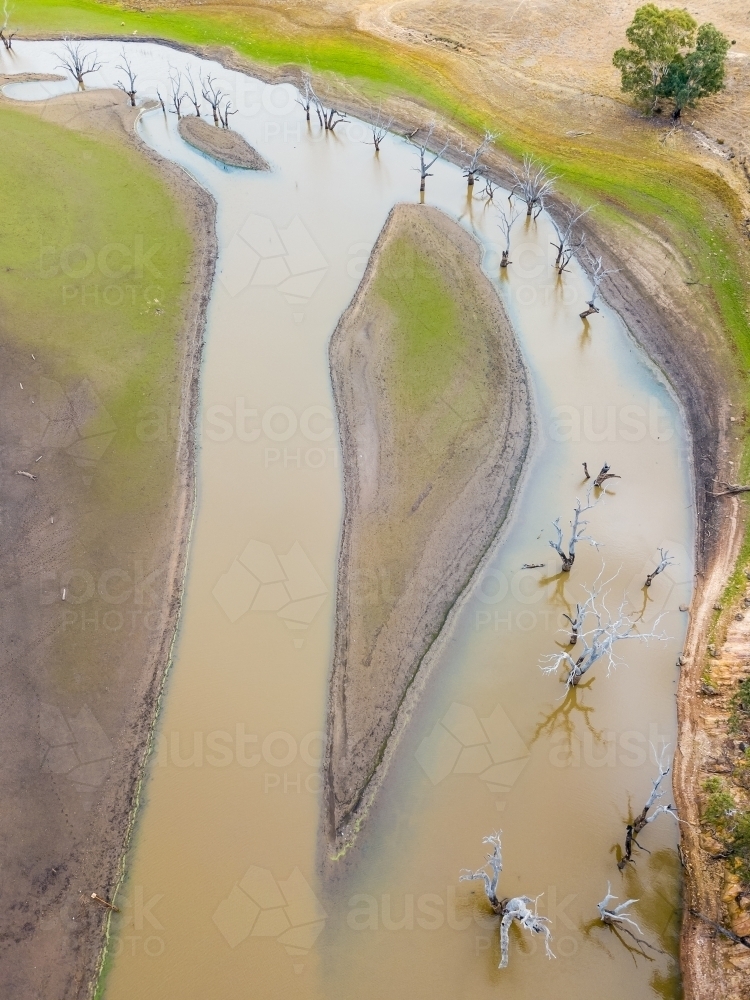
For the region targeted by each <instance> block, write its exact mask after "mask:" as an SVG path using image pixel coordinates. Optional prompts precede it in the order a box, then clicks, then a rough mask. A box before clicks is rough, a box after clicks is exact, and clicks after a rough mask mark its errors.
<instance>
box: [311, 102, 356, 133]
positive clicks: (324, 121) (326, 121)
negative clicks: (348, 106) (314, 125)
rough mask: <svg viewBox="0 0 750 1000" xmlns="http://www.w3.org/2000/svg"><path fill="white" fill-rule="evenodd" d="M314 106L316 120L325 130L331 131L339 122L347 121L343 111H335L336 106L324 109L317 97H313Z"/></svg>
mask: <svg viewBox="0 0 750 1000" xmlns="http://www.w3.org/2000/svg"><path fill="white" fill-rule="evenodd" d="M314 106H315V113H316V115H317V116H318V121H319V122H320V124H321V125H322V126H323V128H324V129H325V130H326V132H333V131H334V130H335V128H336V126H337V125H340V124H341V122H348V121H349V119H348V118H347V117H346V113H345V112H341V111H337V110H336V108H328V109H326V108H325V107H324V105H323V102H322V101H321V100H320V98H319V97H315V99H314Z"/></svg>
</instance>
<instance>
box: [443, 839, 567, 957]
mask: <svg viewBox="0 0 750 1000" xmlns="http://www.w3.org/2000/svg"><path fill="white" fill-rule="evenodd" d="M482 843H483V844H492V847H493V851H492V854H488V855H487V863H486V864H485V866H484V868H480V869H479V870H478V871H475V872H472V871H469V870H467V869H464V872H463V873H462V874H461V875H460V876H459V881H461V882H470V881H473V880H475V879H481V880H482V881H483V882H484V893H485V895H486V897H487V902H488V903H489V904H490V906H491V907H492V912H493V913H496V914H497V915H498V916H499V917H500V965H499V966H498V968H500V969H505V968H506V967H507V965H508V934H509V931H510V925H511V924H512V923H513V921H514V920H515V921H517V922H518V924H519V925H520V926H521V927H522V928H523V929H524V930H527V931H529V933H531V934H543V935H544V948H545V951H546V953H547V958H554V957H555V955H554V954H553V952H552V949H551V948H550V941H551V938H552V931H551V930H550V929H549V926H548V924H549V922H550V921H549V917H540V916H539V915H538V913H537V911H536V904H537V901H538V899H539V896H537V897H536V899H532V898H531V897H530V896H514V897H513V898H512V899H509V898H507V897H506V898H505V899H498V896H497V883H498V881H499V879H500V872H501V871H502V870H503V859H502V855H501V854H500V833H493V834H491V835H490V836H489V837H485V838H484V839H483V840H482ZM488 867H489V868H490V872H491V874H490V872H488V871H487V870H486V869H487V868H488ZM529 903H533V904H534V909H533V910H530V909H529V906H528V904H529Z"/></svg>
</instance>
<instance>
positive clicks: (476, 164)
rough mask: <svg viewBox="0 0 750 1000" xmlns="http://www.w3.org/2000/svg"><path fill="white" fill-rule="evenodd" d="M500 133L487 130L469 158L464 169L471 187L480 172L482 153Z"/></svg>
mask: <svg viewBox="0 0 750 1000" xmlns="http://www.w3.org/2000/svg"><path fill="white" fill-rule="evenodd" d="M499 135H500V133H499V132H489V131H487V132H485V133H484V138H483V139H482V141H481V142H480V143H479V145H478V146H477V148H476V149H475V150H474V154H473V155H472V156H471V157H470V158H469V162H468V163H467V164H466V168H465V170H464V177H465V178H466V180H467V184H468V186H469V187H470V188H473V187H474V180H475V178H476V176H477V174H478V173H479V168H480V166H481V160H482V155H483V154H484V152H485V151H486V150H487V149H488V147H489V146H491V145H492V143H493V142H494V141H495V139H497V137H498V136H499Z"/></svg>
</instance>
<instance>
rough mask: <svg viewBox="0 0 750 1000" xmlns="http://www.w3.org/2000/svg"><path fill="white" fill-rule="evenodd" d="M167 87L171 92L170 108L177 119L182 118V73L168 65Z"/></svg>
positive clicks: (183, 96)
mask: <svg viewBox="0 0 750 1000" xmlns="http://www.w3.org/2000/svg"><path fill="white" fill-rule="evenodd" d="M169 87H170V90H171V92H172V108H173V110H174V113H175V114H176V115H177V117H178V119H179V118H182V102H183V101H184V100H185V95H184V94H183V92H182V74H181V73H180V71H179V70H176V69H174V68H173V67H172V66H170V67H169Z"/></svg>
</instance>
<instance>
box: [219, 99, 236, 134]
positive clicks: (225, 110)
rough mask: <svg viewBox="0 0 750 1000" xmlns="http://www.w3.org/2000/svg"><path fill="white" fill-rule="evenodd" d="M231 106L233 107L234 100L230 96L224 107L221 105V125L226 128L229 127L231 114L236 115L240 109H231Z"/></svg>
mask: <svg viewBox="0 0 750 1000" xmlns="http://www.w3.org/2000/svg"><path fill="white" fill-rule="evenodd" d="M231 107H232V102H231V101H230V100H229V98H228V97H227V99H226V103H225V104H224V106H223V107H222V106H221V105H219V120H220V121H221V127H222V128H224V129H228V128H229V116H230V115H236V114H237V111H238V110H239V109H238V108H235V109H234V111H230V110H229V109H230V108H231Z"/></svg>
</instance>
